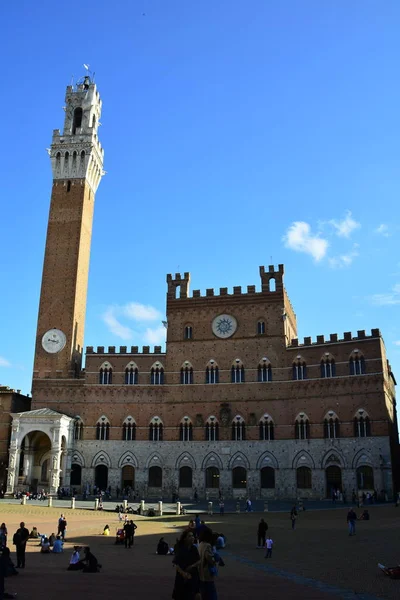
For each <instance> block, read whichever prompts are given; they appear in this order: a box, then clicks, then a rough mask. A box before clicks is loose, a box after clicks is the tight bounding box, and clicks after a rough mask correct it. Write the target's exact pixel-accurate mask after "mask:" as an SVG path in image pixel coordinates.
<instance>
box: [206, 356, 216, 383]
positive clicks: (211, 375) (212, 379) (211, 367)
mask: <svg viewBox="0 0 400 600" xmlns="http://www.w3.org/2000/svg"><path fill="white" fill-rule="evenodd" d="M206 383H219V369H218V365H217V363H216V362H215V360H213V359H211V360H210V361H208V364H207V366H206Z"/></svg>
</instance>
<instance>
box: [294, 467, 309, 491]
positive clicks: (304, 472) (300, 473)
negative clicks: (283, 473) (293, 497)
mask: <svg viewBox="0 0 400 600" xmlns="http://www.w3.org/2000/svg"><path fill="white" fill-rule="evenodd" d="M296 476H297V477H296V478H297V488H298V489H300V490H309V489H311V487H312V474H311V469H310V468H309V467H299V468H298V469H297V471H296Z"/></svg>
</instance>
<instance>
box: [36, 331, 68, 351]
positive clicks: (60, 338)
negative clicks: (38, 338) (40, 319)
mask: <svg viewBox="0 0 400 600" xmlns="http://www.w3.org/2000/svg"><path fill="white" fill-rule="evenodd" d="M66 342H67V338H66V337H65V333H63V332H62V331H61V330H60V329H49V331H46V333H45V334H44V336H43V337H42V346H43V348H44V350H46V352H48V353H49V354H57V352H60V351H61V350H62V349H63V348H64V346H65V344H66Z"/></svg>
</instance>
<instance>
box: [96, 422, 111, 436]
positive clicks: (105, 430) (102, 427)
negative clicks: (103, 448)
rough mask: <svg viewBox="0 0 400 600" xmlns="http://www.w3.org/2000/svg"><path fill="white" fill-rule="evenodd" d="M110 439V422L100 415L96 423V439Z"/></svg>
mask: <svg viewBox="0 0 400 600" xmlns="http://www.w3.org/2000/svg"><path fill="white" fill-rule="evenodd" d="M109 439H110V423H109V422H108V421H107V419H105V417H102V418H101V419H100V420H99V421H98V422H97V425H96V440H103V441H104V440H109Z"/></svg>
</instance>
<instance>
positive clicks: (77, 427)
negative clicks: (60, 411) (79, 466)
mask: <svg viewBox="0 0 400 600" xmlns="http://www.w3.org/2000/svg"><path fill="white" fill-rule="evenodd" d="M82 439H83V423H82V420H81V418H80V417H76V419H75V423H74V440H76V441H79V440H82Z"/></svg>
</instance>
